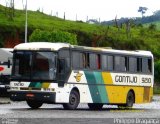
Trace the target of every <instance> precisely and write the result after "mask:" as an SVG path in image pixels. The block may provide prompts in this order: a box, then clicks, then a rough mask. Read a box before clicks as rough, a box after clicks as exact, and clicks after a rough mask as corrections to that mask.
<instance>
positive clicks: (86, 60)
mask: <svg viewBox="0 0 160 124" xmlns="http://www.w3.org/2000/svg"><path fill="white" fill-rule="evenodd" d="M89 62H90V61H89V53H83V67H84V68H89V67H90V63H89Z"/></svg>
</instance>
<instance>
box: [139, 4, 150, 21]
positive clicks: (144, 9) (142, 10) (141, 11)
mask: <svg viewBox="0 0 160 124" xmlns="http://www.w3.org/2000/svg"><path fill="white" fill-rule="evenodd" d="M147 10H148V8H147V7H142V6H140V7H139V9H138V12H140V13H141V14H142V18H143V16H144V14H145V13H146V11H147Z"/></svg>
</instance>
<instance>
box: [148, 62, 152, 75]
mask: <svg viewBox="0 0 160 124" xmlns="http://www.w3.org/2000/svg"><path fill="white" fill-rule="evenodd" d="M148 72H149V73H152V59H148Z"/></svg>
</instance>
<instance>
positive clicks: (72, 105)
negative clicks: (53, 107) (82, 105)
mask: <svg viewBox="0 0 160 124" xmlns="http://www.w3.org/2000/svg"><path fill="white" fill-rule="evenodd" d="M79 102H80V96H79V93H78V92H77V91H76V90H73V91H71V93H70V96H69V103H64V104H63V108H64V109H68V110H74V109H76V108H77V107H78V105H79Z"/></svg>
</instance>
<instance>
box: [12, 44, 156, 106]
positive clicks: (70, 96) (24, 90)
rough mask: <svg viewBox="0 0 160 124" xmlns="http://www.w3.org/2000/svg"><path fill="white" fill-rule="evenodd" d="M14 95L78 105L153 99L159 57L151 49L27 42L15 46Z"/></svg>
mask: <svg viewBox="0 0 160 124" xmlns="http://www.w3.org/2000/svg"><path fill="white" fill-rule="evenodd" d="M13 53H14V56H13V71H12V77H11V82H10V93H11V96H10V98H11V100H13V101H27V104H28V105H29V106H30V107H31V108H33V109H36V108H39V107H41V106H42V104H43V103H53V104H54V103H55V104H62V105H63V107H64V109H76V108H77V107H78V105H79V103H87V104H88V106H89V108H90V109H102V107H103V105H104V104H113V105H118V106H120V107H121V106H124V107H132V106H133V104H134V103H136V104H137V103H147V102H151V100H152V96H153V81H154V77H153V75H154V66H153V65H154V62H153V55H152V53H151V52H149V51H124V50H114V49H105V48H94V47H83V46H74V45H70V44H64V43H47V42H35V43H23V44H19V45H17V46H16V47H15V48H14V52H13Z"/></svg>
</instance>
